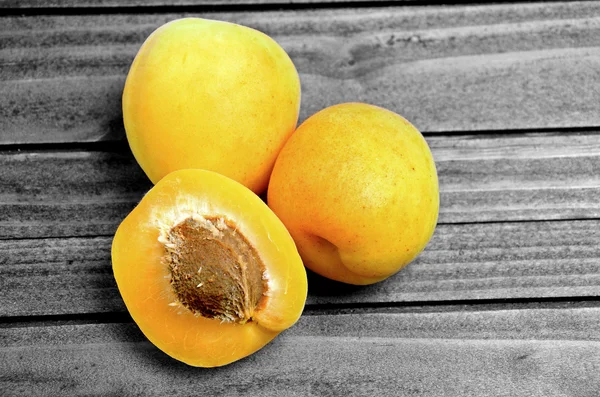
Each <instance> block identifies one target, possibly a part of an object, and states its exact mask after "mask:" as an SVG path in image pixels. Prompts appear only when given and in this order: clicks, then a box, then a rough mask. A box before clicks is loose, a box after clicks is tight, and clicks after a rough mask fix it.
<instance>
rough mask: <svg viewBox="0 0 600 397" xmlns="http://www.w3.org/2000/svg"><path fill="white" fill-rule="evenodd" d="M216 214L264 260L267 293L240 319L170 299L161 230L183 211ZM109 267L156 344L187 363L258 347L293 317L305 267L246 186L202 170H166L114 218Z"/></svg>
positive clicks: (217, 361) (300, 304)
mask: <svg viewBox="0 0 600 397" xmlns="http://www.w3.org/2000/svg"><path fill="white" fill-rule="evenodd" d="M201 216H219V217H224V218H226V219H229V220H230V221H232V222H233V223H234V224H235V225H236V231H237V232H239V233H241V234H242V235H243V236H245V237H246V238H247V240H248V241H249V242H250V244H251V245H252V246H253V247H254V248H255V249H256V251H257V252H258V253H259V255H260V257H261V259H262V261H263V262H264V264H265V267H266V273H265V274H266V276H268V278H267V280H268V281H267V283H268V293H267V295H266V298H265V300H264V303H263V304H262V305H261V307H260V308H257V309H255V311H254V313H253V315H252V320H251V321H248V322H246V323H244V324H239V323H234V322H223V321H221V320H218V319H210V318H206V317H202V316H197V315H195V314H194V313H193V312H192V311H190V310H189V309H187V308H186V307H184V306H183V305H181V304H178V303H177V296H176V293H175V292H174V290H173V288H172V285H171V281H170V274H171V273H170V271H169V269H168V265H166V264H165V262H164V255H165V247H164V245H163V243H162V242H161V236H162V235H163V233H164V232H165V231H166V230H169V228H171V227H172V226H174V225H176V224H177V223H179V222H180V221H181V220H183V219H185V218H189V217H201ZM112 262H113V272H114V276H115V279H116V281H117V285H118V287H119V291H120V293H121V296H122V297H123V300H124V302H125V304H126V306H127V309H128V310H129V313H130V314H131V316H132V317H133V319H134V320H135V322H136V323H137V325H138V326H139V328H140V329H141V330H142V332H143V333H144V334H145V335H146V337H147V338H148V339H149V340H150V341H151V342H152V343H153V344H154V345H156V346H157V347H158V348H159V349H161V350H163V351H164V352H165V353H167V354H168V355H170V356H172V357H173V358H176V359H178V360H180V361H183V362H185V363H187V364H189V365H192V366H201V367H214V366H221V365H225V364H228V363H231V362H233V361H236V360H239V359H241V358H243V357H245V356H248V355H249V354H252V353H253V352H255V351H257V350H259V349H260V348H262V347H263V346H264V345H266V344H267V343H268V342H269V341H271V340H272V339H273V338H275V337H276V336H277V335H278V334H279V333H280V332H282V331H283V330H285V329H287V328H289V327H291V326H292V325H293V324H294V323H295V322H296V321H297V320H298V318H299V317H300V315H301V313H302V310H303V308H304V303H305V301H306V295H307V279H306V270H305V269H304V266H303V264H302V260H301V259H300V256H299V255H298V251H297V250H296V247H295V245H294V242H293V240H292V238H291V236H290V235H289V233H288V231H287V230H286V228H285V227H284V225H283V224H282V223H281V221H280V220H279V219H278V218H277V217H276V216H275V214H274V213H273V212H272V211H271V210H270V209H269V208H268V207H267V205H266V204H265V203H264V202H263V201H262V200H261V199H260V198H259V197H258V196H256V195H255V194H254V193H252V192H251V191H250V190H248V189H246V188H245V187H244V186H243V185H241V184H239V183H237V182H235V181H233V180H231V179H229V178H227V177H225V176H222V175H220V174H217V173H215V172H211V171H205V170H192V169H190V170H181V171H176V172H173V173H171V174H169V175H167V176H166V177H165V178H163V179H162V180H161V181H159V182H158V184H156V185H155V186H154V187H153V188H152V189H151V190H150V191H149V192H148V193H147V194H146V195H145V196H144V198H143V199H142V200H141V202H140V203H139V204H138V206H137V207H135V209H134V210H133V211H132V212H131V213H130V214H129V215H128V216H127V217H126V218H125V220H124V221H123V222H122V223H121V225H120V226H119V228H118V230H117V232H116V234H115V237H114V240H113V245H112Z"/></svg>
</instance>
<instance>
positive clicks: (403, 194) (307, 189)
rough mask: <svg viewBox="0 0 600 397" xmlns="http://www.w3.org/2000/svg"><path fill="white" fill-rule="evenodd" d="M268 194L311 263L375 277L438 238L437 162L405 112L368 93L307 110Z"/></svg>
mask: <svg viewBox="0 0 600 397" xmlns="http://www.w3.org/2000/svg"><path fill="white" fill-rule="evenodd" d="M268 204H269V206H270V207H271V209H272V210H273V211H274V212H275V213H276V214H277V215H278V216H279V218H280V219H281V220H282V222H283V223H284V224H285V225H286V227H287V228H288V230H289V232H290V234H291V235H292V237H293V238H294V240H295V241H296V245H297V247H298V251H299V252H300V255H301V257H302V259H303V260H304V264H305V265H306V267H308V268H309V269H311V270H313V271H315V272H316V273H319V274H321V275H323V276H325V277H328V278H330V279H333V280H338V281H342V282H345V283H349V284H372V283H375V282H378V281H381V280H383V279H385V278H387V277H389V276H391V275H392V274H394V273H396V272H397V271H399V270H400V269H401V268H402V267H404V266H405V265H407V264H408V263H409V262H410V261H412V260H413V259H414V258H415V257H416V256H417V255H418V254H419V253H420V252H421V251H422V250H423V249H424V247H425V246H426V244H427V242H428V241H429V239H430V238H431V236H432V234H433V232H434V229H435V226H436V223H437V217H438V209H439V190H438V180H437V172H436V168H435V163H434V161H433V157H432V155H431V152H430V150H429V147H428V145H427V143H426V141H425V139H424V138H423V136H422V135H421V133H420V132H419V131H418V130H417V129H416V128H415V127H414V126H412V125H411V124H410V123H409V122H408V121H407V120H405V119H404V118H402V117H401V116H399V115H397V114H395V113H393V112H391V111H389V110H385V109H382V108H379V107H376V106H372V105H367V104H364V103H347V104H340V105H336V106H332V107H329V108H327V109H324V110H322V111H320V112H318V113H316V114H315V115H313V116H312V117H310V118H308V119H307V120H306V121H305V122H304V123H302V125H301V126H300V127H298V129H297V130H296V132H295V133H294V135H292V137H291V138H290V139H289V140H288V142H287V143H286V144H285V146H284V148H283V150H282V151H281V153H280V154H279V157H278V158H277V161H276V163H275V167H274V169H273V173H272V175H271V180H270V182H269V189H268Z"/></svg>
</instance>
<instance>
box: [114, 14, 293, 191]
mask: <svg viewBox="0 0 600 397" xmlns="http://www.w3.org/2000/svg"><path fill="white" fill-rule="evenodd" d="M299 107H300V80H299V77H298V73H297V71H296V69H295V67H294V65H293V63H292V61H291V60H290V58H289V57H288V55H287V54H286V52H285V51H284V50H283V49H282V48H281V47H280V46H279V45H278V44H277V43H276V42H275V41H274V40H273V39H271V38H270V37H268V36H267V35H265V34H263V33H261V32H258V31H256V30H254V29H251V28H248V27H245V26H240V25H236V24H232V23H227V22H221V21H212V20H206V19H199V18H185V19H179V20H175V21H172V22H169V23H167V24H165V25H163V26H161V27H160V28H158V29H157V30H156V31H154V32H153V33H152V34H151V35H150V36H149V37H148V39H147V40H146V41H145V42H144V44H143V45H142V47H141V48H140V50H139V52H138V54H137V55H136V57H135V60H134V61H133V64H132V66H131V69H130V71H129V74H128V76H127V80H126V83H125V88H124V92H123V120H124V124H125V130H126V133H127V139H128V141H129V145H130V147H131V150H132V152H133V154H134V156H135V158H136V160H137V161H138V163H139V164H140V166H141V167H142V169H143V170H144V171H145V172H146V174H147V175H148V177H149V178H150V180H151V181H152V182H153V183H156V182H158V181H159V180H160V179H161V178H162V177H164V176H165V175H167V174H168V173H169V172H172V171H175V170H178V169H183V168H202V169H208V170H212V171H216V172H219V173H221V174H223V175H226V176H228V177H230V178H232V179H234V180H236V181H238V182H240V183H242V184H243V185H245V186H246V187H248V188H250V189H251V190H253V191H254V192H255V193H260V192H262V191H264V189H265V188H266V187H267V183H268V178H269V175H270V173H271V170H272V167H273V163H274V162H275V159H276V157H277V154H278V153H279V151H280V150H281V147H282V146H283V144H284V143H285V141H286V140H287V139H288V137H289V136H290V135H291V134H292V132H293V131H294V129H295V127H296V123H297V121H298V111H299Z"/></svg>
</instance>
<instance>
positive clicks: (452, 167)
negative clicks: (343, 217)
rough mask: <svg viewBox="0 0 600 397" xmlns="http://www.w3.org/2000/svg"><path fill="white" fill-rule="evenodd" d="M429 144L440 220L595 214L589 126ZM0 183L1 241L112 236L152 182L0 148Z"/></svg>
mask: <svg viewBox="0 0 600 397" xmlns="http://www.w3.org/2000/svg"><path fill="white" fill-rule="evenodd" d="M427 140H428V142H429V144H430V146H431V149H432V152H433V155H434V158H435V161H436V164H437V168H438V174H439V180H440V191H441V193H440V194H441V208H440V218H439V221H440V223H460V222H482V221H516V220H548V219H586V218H589V219H596V218H598V217H599V216H600V203H599V202H598V200H597V197H598V196H599V195H600V172H598V170H600V134H598V133H597V132H596V131H590V132H587V133H580V134H575V133H573V134H547V133H540V134H527V135H519V134H517V135H504V136H503V135H482V136H479V135H457V136H428V137H427ZM118 148H120V149H122V148H124V144H123V143H121V144H119V146H118ZM0 180H1V181H2V187H1V188H0V239H1V238H34V237H35V238H38V237H69V236H97V235H112V234H113V233H114V231H115V230H116V227H117V225H118V224H119V223H120V222H121V220H122V219H123V218H124V217H125V216H126V215H127V213H129V211H131V209H133V207H134V206H135V204H136V203H137V202H138V201H139V200H140V199H141V197H142V196H143V194H144V193H145V192H146V191H147V190H148V189H149V188H150V187H151V183H150V182H149V181H148V179H147V178H146V176H145V175H144V174H143V172H142V171H141V169H140V168H139V166H138V165H137V163H136V162H135V160H134V159H133V157H132V155H131V154H130V152H128V151H127V150H120V151H116V152H108V151H91V152H87V151H78V150H63V151H60V150H55V151H31V152H27V151H23V152H18V151H12V152H0Z"/></svg>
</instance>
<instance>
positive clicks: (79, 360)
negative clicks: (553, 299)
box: [0, 307, 600, 397]
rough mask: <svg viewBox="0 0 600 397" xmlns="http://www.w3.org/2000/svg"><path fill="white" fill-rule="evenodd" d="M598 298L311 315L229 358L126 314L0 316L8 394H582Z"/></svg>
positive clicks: (592, 355) (596, 354)
mask: <svg viewBox="0 0 600 397" xmlns="http://www.w3.org/2000/svg"><path fill="white" fill-rule="evenodd" d="M599 324H600V310H599V309H598V307H580V308H559V309H556V308H543V309H535V308H529V309H526V310H525V309H519V308H513V309H496V310H482V311H477V310H462V309H460V308H458V310H457V309H454V310H453V309H452V308H450V309H445V310H443V309H442V310H439V311H438V310H432V311H429V312H419V311H415V312H409V311H405V312H399V313H360V314H336V315H332V314H327V315H307V316H304V317H303V318H302V319H301V320H300V321H299V323H298V324H296V325H295V326H294V327H293V328H291V329H290V330H288V331H286V332H284V333H283V334H282V335H280V336H279V337H278V338H277V339H275V341H273V342H272V343H271V344H270V345H268V346H267V347H265V348H264V349H263V350H261V351H259V352H257V353H256V354H254V355H252V356H250V357H248V358H246V359H244V360H242V361H238V362H236V363H234V364H232V365H230V366H227V367H222V368H214V369H200V368H192V367H187V366H185V365H183V364H180V363H178V362H176V361H174V360H172V359H170V358H169V357H167V356H166V355H164V354H163V353H162V352H160V351H158V350H157V349H156V348H155V347H154V346H152V345H151V344H150V343H149V342H147V341H146V340H145V339H144V337H143V335H141V334H140V332H139V330H137V328H136V327H135V326H133V325H132V324H130V323H115V324H67V325H48V326H39V327H34V328H27V327H25V328H22V327H18V326H16V327H8V328H0V355H1V356H2V358H3V359H2V360H0V390H2V392H3V395H5V396H12V395H40V396H41V395H48V396H56V395H99V394H102V395H132V394H133V395H144V396H152V395H164V393H165V392H166V391H168V392H169V393H172V394H173V395H210V396H238V395H260V396H281V395H282V394H281V393H282V391H283V390H285V395H286V396H324V395H327V396H366V395H398V396H440V395H443V396H476V397H481V396H511V397H512V396H528V397H530V396H535V397H537V396H539V397H542V396H578V397H596V396H597V395H598V394H597V393H598V390H600V378H598V376H597V375H598V371H599V370H600V343H599V342H600V339H599V337H598V335H599V334H600V326H599Z"/></svg>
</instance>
